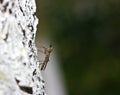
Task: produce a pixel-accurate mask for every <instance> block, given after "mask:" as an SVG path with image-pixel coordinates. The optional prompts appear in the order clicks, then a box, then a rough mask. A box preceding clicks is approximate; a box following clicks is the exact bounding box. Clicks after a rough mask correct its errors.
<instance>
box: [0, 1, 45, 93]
mask: <svg viewBox="0 0 120 95" xmlns="http://www.w3.org/2000/svg"><path fill="white" fill-rule="evenodd" d="M35 12H36V4H35V0H0V95H45V93H44V80H43V78H42V76H41V71H40V69H39V64H37V57H36V56H37V49H36V46H35V35H36V25H37V23H38V19H37V18H36V16H35Z"/></svg>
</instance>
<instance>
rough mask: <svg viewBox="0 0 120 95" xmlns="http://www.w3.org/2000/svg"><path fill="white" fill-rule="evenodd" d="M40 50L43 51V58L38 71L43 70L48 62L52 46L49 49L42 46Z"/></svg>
mask: <svg viewBox="0 0 120 95" xmlns="http://www.w3.org/2000/svg"><path fill="white" fill-rule="evenodd" d="M41 48H43V49H44V51H43V53H44V54H45V57H44V60H43V62H42V64H40V70H45V68H46V66H47V63H48V61H49V57H50V54H51V52H52V51H53V47H52V45H49V47H47V48H46V47H44V46H42V47H41Z"/></svg>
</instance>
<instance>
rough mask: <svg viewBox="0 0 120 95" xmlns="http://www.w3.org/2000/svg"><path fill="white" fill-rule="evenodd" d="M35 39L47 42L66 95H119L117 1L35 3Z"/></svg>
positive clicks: (119, 2)
mask: <svg viewBox="0 0 120 95" xmlns="http://www.w3.org/2000/svg"><path fill="white" fill-rule="evenodd" d="M36 3H37V13H36V14H37V17H38V18H39V25H38V31H37V39H39V38H40V37H41V36H47V37H49V38H50V40H51V42H52V43H53V46H54V47H55V48H56V49H57V53H58V54H59V59H60V60H61V65H62V69H63V72H64V77H65V79H66V85H67V90H68V95H120V0H36Z"/></svg>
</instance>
